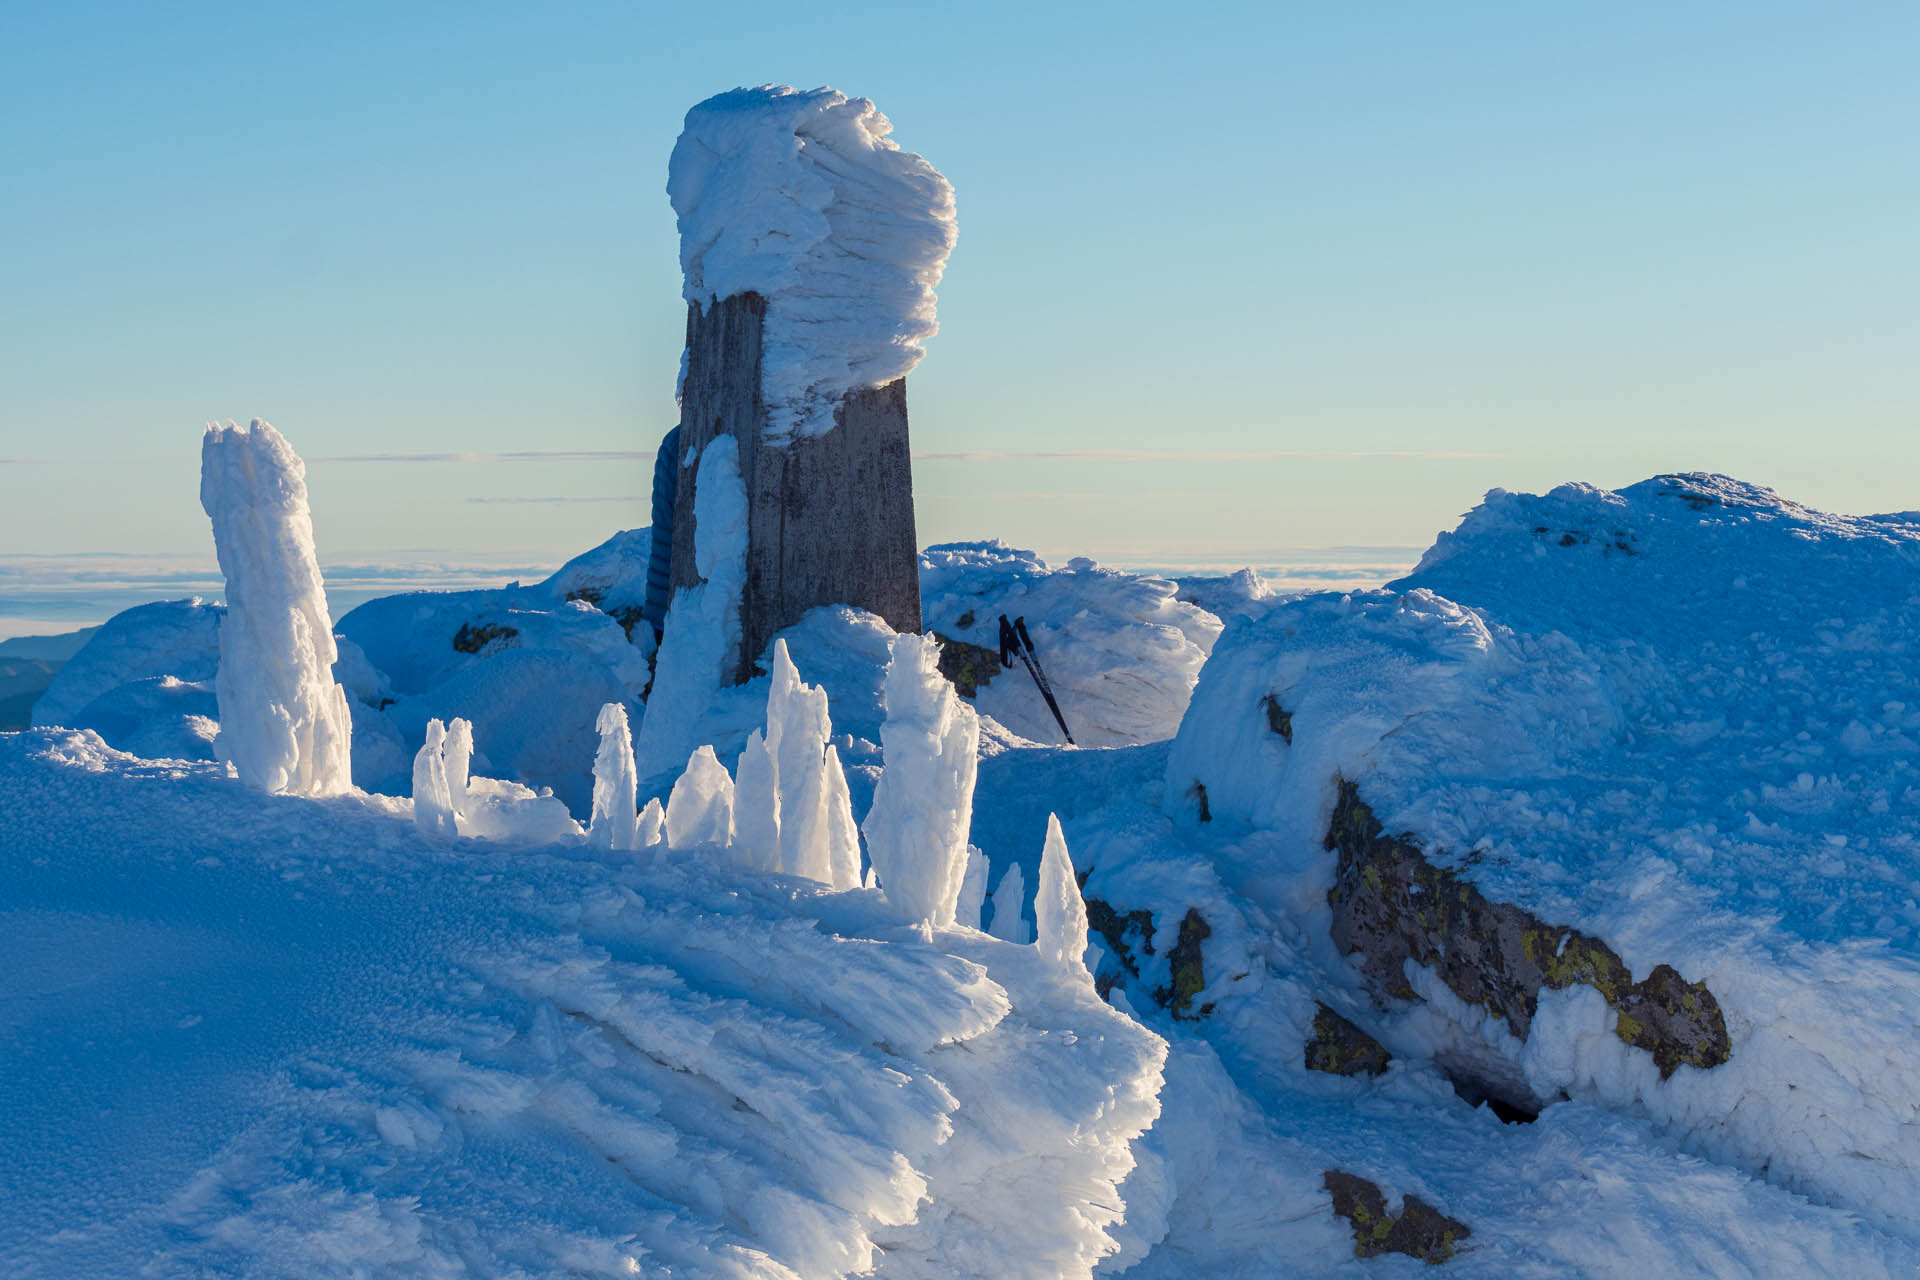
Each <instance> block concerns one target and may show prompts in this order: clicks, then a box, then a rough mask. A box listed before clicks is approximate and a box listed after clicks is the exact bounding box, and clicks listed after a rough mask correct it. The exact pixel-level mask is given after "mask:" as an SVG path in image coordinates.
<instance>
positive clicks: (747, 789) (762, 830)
mask: <svg viewBox="0 0 1920 1280" xmlns="http://www.w3.org/2000/svg"><path fill="white" fill-rule="evenodd" d="M733 846H734V847H733V856H734V859H735V861H737V862H739V863H740V865H741V866H743V867H747V868H749V869H751V870H754V871H778V870H779V869H780V773H779V764H778V763H777V762H776V761H775V759H774V754H773V749H772V748H771V747H770V746H768V745H767V740H766V737H765V735H763V734H762V733H761V732H760V731H759V730H758V729H755V730H754V731H753V732H752V733H750V734H748V735H747V745H746V746H745V747H743V748H742V749H741V751H740V763H739V764H737V765H736V766H734V778H733Z"/></svg>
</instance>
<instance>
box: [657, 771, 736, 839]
mask: <svg viewBox="0 0 1920 1280" xmlns="http://www.w3.org/2000/svg"><path fill="white" fill-rule="evenodd" d="M666 831H667V847H668V848H671V849H675V850H680V849H693V848H712V849H726V848H727V847H728V846H729V845H731V844H732V843H733V779H732V777H730V776H729V775H728V773H727V767H726V766H725V765H723V764H721V763H720V761H719V758H718V757H716V756H715V755H714V754H713V748H712V747H704V746H703V747H700V748H699V749H697V750H696V751H695V752H694V753H693V755H692V756H691V757H690V758H689V759H688V760H687V768H686V772H684V773H682V774H681V775H680V780H679V781H678V782H676V783H674V784H673V791H672V793H671V794H669V795H668V796H667V814H666Z"/></svg>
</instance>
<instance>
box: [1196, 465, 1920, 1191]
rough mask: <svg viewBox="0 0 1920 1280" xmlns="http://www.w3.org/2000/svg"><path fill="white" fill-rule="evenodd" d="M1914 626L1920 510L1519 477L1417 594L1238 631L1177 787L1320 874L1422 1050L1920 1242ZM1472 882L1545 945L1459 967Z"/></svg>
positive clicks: (1359, 952)
mask: <svg viewBox="0 0 1920 1280" xmlns="http://www.w3.org/2000/svg"><path fill="white" fill-rule="evenodd" d="M1915 635H1920V517H1915V516H1911V515H1908V516H1881V517H1867V518H1852V517H1842V516H1832V515H1826V514H1824V513H1821V512H1816V511H1811V510H1809V509H1807V508H1804V507H1801V506H1798V505H1797V504H1795V503H1792V502H1788V501H1786V500H1784V499H1782V498H1780V497H1779V495H1777V494H1775V493H1773V492H1772V491H1770V490H1766V489H1762V488H1758V487H1755V486H1751V485H1745V484H1741V483H1739V482H1737V481H1733V480H1729V479H1727V478H1725V477H1721V476H1707V475H1686V476H1662V477H1658V478H1656V479H1653V480H1649V481H1646V482H1643V483H1641V484H1637V485H1634V486H1632V487H1631V488H1628V489H1625V490H1622V491H1620V492H1617V493H1615V492H1608V491H1605V490H1600V489H1595V488H1591V487H1589V486H1585V485H1567V486H1564V487H1562V488H1559V489H1556V490H1554V491H1553V492H1551V493H1548V494H1546V495H1544V496H1536V495H1526V494H1513V493H1507V492H1504V491H1501V490H1495V491H1494V492H1492V493H1490V494H1489V495H1488V496H1487V499H1486V501H1485V502H1484V503H1483V504H1482V505H1481V506H1480V507H1479V508H1477V509H1476V510H1475V511H1474V512H1472V513H1471V514H1470V515H1469V516H1468V517H1467V518H1466V520H1465V521H1464V522H1463V523H1462V524H1461V526H1460V528H1459V530H1458V531H1457V532H1455V533H1453V534H1450V535H1443V536H1442V538H1441V539H1440V541H1439V542H1438V543H1437V544H1436V545H1435V547H1434V548H1433V550H1432V551H1430V552H1429V553H1428V554H1427V556H1426V558H1425V559H1424V560H1423V561H1422V562H1421V564H1420V566H1419V568H1418V569H1417V570H1416V571H1415V572H1414V573H1413V574H1412V575H1411V576H1410V577H1408V578H1406V579H1403V580H1402V581H1400V582H1397V583H1393V584H1391V585H1390V587H1389V589H1388V590H1386V591H1378V592H1356V593H1353V594H1351V595H1346V596H1334V595H1317V596H1308V597H1305V598H1303V599H1299V600H1294V601H1287V602H1280V603H1276V604H1274V605H1271V606H1269V607H1267V608H1265V609H1263V610H1261V611H1260V612H1259V613H1258V614H1257V616H1253V617H1250V618H1247V619H1245V620H1241V621H1236V622H1235V623H1234V624H1232V625H1231V626H1230V627H1229V628H1228V630H1227V632H1226V634H1225V635H1224V636H1223V637H1222V638H1221V641H1220V644H1219V646H1218V647H1217V648H1216V649H1215V651H1214V654H1213V657H1212V659H1211V660H1210V661H1209V663H1208V664H1207V668H1206V671H1205V672H1204V673H1203V674H1202V677H1201V680H1200V684H1199V687H1198V688H1197V689H1196V691H1195V694H1194V699H1193V705H1192V707H1191V708H1190V710H1189V711H1188V714H1187V718H1186V722H1185V724H1183V726H1182V728H1181V732H1180V735H1179V737H1178V738H1177V739H1176V741H1175V743H1174V745H1173V748H1172V750H1171V753H1170V756H1169V759H1168V764H1167V772H1166V783H1167V785H1166V796H1167V801H1168V804H1169V807H1170V808H1171V809H1172V810H1174V811H1175V812H1177V813H1183V814H1185V815H1187V816H1188V817H1191V816H1193V815H1194V814H1195V813H1196V812H1197V810H1198V808H1199V800H1200V798H1201V795H1202V794H1203V793H1204V797H1205V800H1206V804H1207V807H1208V812H1209V815H1210V816H1211V818H1212V819H1213V822H1214V824H1215V828H1216V829H1220V827H1222V826H1223V825H1227V826H1232V825H1238V826H1245V825H1248V824H1250V825H1252V826H1254V827H1256V828H1262V829H1268V830H1272V831H1276V832H1278V833H1280V834H1281V837H1282V839H1283V841H1284V843H1283V845H1282V847H1283V848H1285V849H1286V850H1288V851H1289V852H1290V856H1297V857H1300V858H1303V859H1311V860H1312V861H1311V862H1310V863H1309V865H1312V866H1315V867H1316V868H1317V870H1316V872H1315V875H1316V876H1317V877H1319V878H1320V883H1319V886H1318V893H1317V897H1318V899H1319V900H1320V901H1321V902H1328V903H1329V909H1330V910H1331V912H1332V915H1331V919H1329V917H1328V916H1327V915H1320V916H1319V922H1318V925H1317V927H1318V928H1319V929H1320V930H1321V931H1322V936H1323V937H1324V936H1328V932H1327V931H1328V930H1332V934H1331V937H1332V940H1333V942H1334V943H1335V944H1336V945H1337V946H1338V947H1339V948H1340V949H1341V950H1344V951H1351V952H1353V953H1355V960H1356V962H1359V963H1363V964H1364V965H1365V971H1366V973H1367V975H1368V982H1369V985H1370V987H1371V988H1372V989H1373V991H1374V994H1375V996H1376V997H1377V998H1378V999H1380V1000H1381V1001H1383V1002H1384V1007H1386V1008H1387V1009H1389V1010H1390V1011H1391V1012H1390V1013H1387V1014H1383V1015H1380V1016H1378V1017H1377V1018H1373V1019H1371V1023H1370V1025H1369V1026H1368V1028H1367V1029H1368V1030H1369V1031H1370V1032H1371V1033H1373V1034H1375V1035H1376V1036H1377V1037H1378V1038H1380V1039H1381V1040H1382V1042H1383V1043H1384V1044H1386V1045H1387V1047H1388V1048H1389V1049H1394V1048H1395V1047H1396V1044H1398V1045H1401V1046H1403V1047H1405V1048H1406V1049H1408V1050H1409V1051H1414V1050H1419V1051H1424V1052H1428V1053H1434V1054H1439V1055H1441V1056H1443V1057H1445V1058H1447V1059H1449V1060H1451V1061H1452V1062H1453V1063H1454V1064H1455V1069H1456V1070H1457V1071H1460V1072H1463V1073H1465V1074H1468V1075H1469V1076H1471V1077H1474V1078H1476V1079H1477V1080H1479V1081H1481V1082H1484V1083H1485V1085H1486V1087H1488V1088H1489V1089H1490V1090H1493V1091H1495V1092H1496V1096H1506V1097H1508V1098H1509V1099H1510V1100H1514V1101H1516V1102H1519V1103H1530V1104H1533V1105H1538V1104H1542V1103H1552V1102H1553V1100H1555V1099H1557V1098H1558V1097H1560V1096H1562V1094H1563V1093H1565V1094H1567V1095H1571V1096H1572V1097H1574V1098H1575V1099H1582V1100H1586V1101H1589V1102H1592V1103H1596V1104H1601V1105H1605V1106H1608V1107H1615V1108H1625V1107H1637V1108H1642V1109H1644V1110H1645V1112H1646V1113H1647V1114H1648V1115H1650V1116H1652V1117H1654V1119H1655V1120H1656V1121H1658V1122H1660V1123H1662V1124H1665V1125H1668V1126H1671V1127H1672V1128H1674V1129H1675V1130H1678V1131H1680V1132H1682V1133H1684V1134H1685V1135H1687V1141H1688V1144H1689V1149H1690V1150H1695V1151H1700V1152H1705V1153H1708V1154H1710V1155H1711V1156H1713V1157H1714V1158H1716V1159H1720V1160H1724V1161H1728V1162H1731V1163H1734V1164H1736V1165H1738V1166H1740V1167H1743V1168H1746V1169H1749V1170H1761V1169H1764V1170H1765V1171H1766V1174H1767V1176H1768V1177H1769V1178H1770V1179H1772V1180H1774V1181H1777V1182H1779V1183H1781V1184H1783V1185H1785V1186H1787V1187H1790V1188H1793V1189H1795V1190H1798V1191H1802V1192H1804V1193H1806V1194H1808V1195H1810V1196H1812V1197H1814V1198H1815V1199H1818V1200H1823V1201H1826V1202H1828V1203H1833V1204H1838V1205H1842V1206H1845V1207H1848V1208H1851V1209H1854V1210H1857V1211H1860V1212H1863V1213H1867V1214H1871V1215H1875V1216H1877V1217H1878V1218H1879V1219H1880V1220H1882V1221H1885V1222H1890V1223H1905V1224H1908V1225H1911V1224H1912V1222H1913V1216H1912V1210H1913V1206H1914V1205H1915V1204H1916V1203H1920V1040H1916V1039H1915V1036H1914V1028H1915V1027H1916V1026H1920V907H1916V905H1915V898H1916V890H1917V889H1920V874H1916V872H1915V869H1914V868H1915V865H1916V863H1915V859H1916V855H1920V838H1917V837H1916V836H1915V834H1914V832H1913V829H1912V821H1911V814H1912V802H1913V797H1914V795H1915V794H1916V792H1915V781H1914V779H1915V777H1916V766H1920V747H1916V745H1915V743H1916V741H1920V670H1916V668H1915V666H1914V663H1913V656H1912V645H1913V642H1912V637H1913V636H1915ZM1323 842H1324V847H1325V849H1327V850H1329V851H1330V852H1321V849H1322V845H1323ZM1332 851H1337V852H1332ZM1439 885H1444V886H1446V887H1447V892H1448V894H1449V895H1450V896H1451V900H1452V901H1454V902H1458V903H1460V904H1463V905H1462V908H1461V909H1462V911H1466V912H1474V913H1478V914H1477V915H1476V916H1475V919H1477V920H1479V921H1480V922H1481V925H1480V928H1481V932H1482V934H1483V936H1485V935H1487V934H1488V932H1489V928H1490V926H1491V925H1492V923H1493V921H1494V920H1496V919H1500V920H1502V921H1504V923H1505V926H1506V928H1507V929H1508V930H1509V931H1510V932H1511V933H1512V934H1513V939H1512V942H1513V946H1512V947H1511V948H1509V949H1507V950H1505V951H1502V950H1501V949H1499V948H1495V949H1494V950H1492V951H1489V952H1488V953H1487V955H1486V956H1484V957H1482V958H1481V960H1479V961H1474V962H1472V963H1468V964H1466V965H1465V966H1463V965H1462V963H1461V961H1462V959H1463V958H1465V957H1467V953H1466V952H1465V951H1463V950H1462V949H1461V948H1464V947H1466V946H1467V945H1468V944H1467V941H1466V939H1465V937H1464V936H1455V935H1450V934H1448V933H1447V932H1445V930H1446V929H1447V928H1448V927H1449V922H1450V921H1451V920H1452V914H1451V911H1450V910H1449V911H1438V912H1431V911H1429V910H1428V908H1427V907H1426V906H1425V905H1422V904H1424V903H1425V902H1426V901H1427V900H1428V899H1429V898H1430V897H1431V896H1432V893H1431V890H1432V889H1433V887H1435V886H1439ZM1315 896H1316V895H1315V894H1313V893H1308V892H1306V891H1304V890H1302V891H1300V897H1299V898H1297V899H1293V900H1295V901H1311V900H1313V898H1314V897H1315ZM1569 930H1571V931H1573V932H1567V931H1569ZM1549 941H1551V945H1550V946H1549V945H1547V944H1548V942H1549ZM1449 942H1453V943H1456V944H1457V945H1453V946H1449V945H1448V943H1449ZM1436 947H1438V948H1439V949H1438V950H1435V948H1436ZM1496 963H1497V968H1488V967H1486V966H1487V965H1489V964H1496ZM1476 966H1478V967H1476Z"/></svg>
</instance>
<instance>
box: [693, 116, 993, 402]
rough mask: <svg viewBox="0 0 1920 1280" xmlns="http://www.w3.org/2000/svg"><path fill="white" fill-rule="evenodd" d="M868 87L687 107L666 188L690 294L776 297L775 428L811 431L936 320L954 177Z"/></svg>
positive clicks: (768, 344)
mask: <svg viewBox="0 0 1920 1280" xmlns="http://www.w3.org/2000/svg"><path fill="white" fill-rule="evenodd" d="M892 131H893V125H892V123H891V122H890V121H889V120H888V119H887V118H886V117H885V116H884V115H882V114H880V112H879V110H878V109H877V108H875V106H874V105H873V103H871V102H869V101H868V100H867V99H865V98H851V99H849V98H848V97H847V96H846V95H845V94H843V93H839V92H837V91H835V90H833V89H826V88H822V89H812V90H807V91H804V92H803V91H798V90H795V89H791V88H788V87H786V86H773V85H763V86H761V87H759V88H756V89H734V90H732V91H731V92H728V93H722V94H718V95H716V96H714V97H711V98H708V99H707V100H706V101H705V102H702V103H700V104H699V105H698V106H696V107H694V108H693V109H692V110H691V111H689V112H687V119H686V127H685V129H684V131H683V132H682V133H681V135H680V140H679V141H678V142H677V143H675V144H674V148H673V158H672V160H671V161H670V163H669V167H668V173H667V195H668V197H669V198H670V199H671V200H672V202H673V211H674V214H675V215H676V216H677V217H678V219H679V223H680V266H681V270H682V272H683V274H684V279H685V286H684V287H685V292H686V298H687V301H688V302H692V303H696V304H698V305H699V306H701V307H703V308H704V307H708V306H711V305H712V304H713V303H715V302H716V301H719V300H720V299H723V298H728V297H732V296H733V295H735V294H742V293H757V294H760V295H761V296H762V297H764V298H765V299H766V300H767V312H766V321H765V327H764V329H763V331H762V344H763V345H762V356H761V360H762V364H761V384H760V385H761V393H762V395H763V397H764V398H765V401H766V405H767V418H768V423H767V434H768V436H769V438H770V439H773V440H780V439H785V438H787V437H789V436H791V435H793V434H794V433H800V434H806V435H815V434H819V433H821V432H824V431H827V430H830V429H831V428H832V427H833V425H834V410H835V409H836V408H837V407H838V405H839V404H840V402H841V400H843V399H844V398H845V396H846V394H847V393H848V392H849V391H852V390H855V389H857V388H860V387H878V386H884V385H886V384H887V383H889V382H892V381H894V380H895V379H897V378H904V377H905V376H906V375H907V374H908V373H910V372H912V370H913V367H914V366H915V365H916V364H918V363H919V362H920V358H921V356H923V355H924V354H925V353H926V348H925V346H924V344H925V342H926V340H927V339H928V338H931V337H932V336H933V334H934V332H935V331H936V330H937V329H938V328H939V325H938V323H937V322H936V321H935V319H934V296H933V291H934V287H935V286H936V285H938V284H939V282H940V275H941V272H942V271H944V270H945V269H946V263H947V255H948V254H949V253H950V252H952V250H953V245H954V239H955V236H956V225H957V224H956V222H955V219H954V207H953V188H952V186H950V185H949V184H948V182H947V180H946V179H945V178H943V177H941V176H940V173H939V171H938V170H936V169H935V168H934V167H933V166H932V165H930V164H928V163H927V162H926V161H925V160H923V159H921V158H920V157H919V156H917V155H915V154H913V153H912V152H910V151H902V150H900V149H899V147H898V146H897V145H896V144H895V143H894V142H893V141H892V140H891V139H890V138H888V137H887V135H888V134H889V133H891V132H892Z"/></svg>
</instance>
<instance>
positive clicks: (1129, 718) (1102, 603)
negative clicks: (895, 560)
mask: <svg viewBox="0 0 1920 1280" xmlns="http://www.w3.org/2000/svg"><path fill="white" fill-rule="evenodd" d="M1178 591H1179V585H1178V584H1177V583H1175V582H1172V581H1170V580H1169V579H1166V578H1158V577H1152V576H1143V575H1138V574H1130V573H1121V572H1117V571H1115V570H1112V569H1102V568H1100V567H1099V566H1097V565H1095V564H1094V563H1093V562H1092V561H1091V560H1085V559H1077V560H1074V561H1072V562H1071V563H1070V564H1068V566H1067V567H1066V568H1064V569H1054V568H1053V567H1052V566H1050V565H1048V564H1047V562H1046V561H1044V560H1042V559H1041V558H1040V557H1039V556H1037V555H1035V554H1034V553H1033V552H1031V551H1021V550H1017V549H1015V548H1012V547H1009V546H1007V545H1006V544H1005V543H1004V542H951V543H944V544H941V545H939V546H934V547H929V548H927V549H926V550H925V551H924V552H922V553H921V556H920V595H921V601H922V609H923V612H924V616H925V619H926V627H927V630H929V631H932V632H936V633H938V634H939V635H941V636H943V637H946V638H948V639H951V640H959V641H963V642H965V643H967V644H970V645H974V646H978V647H979V648H980V649H983V650H991V651H992V654H991V655H986V654H982V655H979V656H978V659H977V661H976V663H975V670H974V671H972V672H971V673H970V674H971V675H972V677H973V679H974V680H976V681H977V682H978V691H977V693H974V694H972V697H973V700H974V705H975V706H977V707H978V708H979V709H980V711H981V712H982V713H983V714H985V715H988V716H991V717H993V719H995V720H997V721H998V722H1000V723H1001V724H1003V725H1005V726H1006V727H1007V728H1009V729H1011V730H1013V731H1014V732H1015V733H1018V734H1020V735H1021V736H1023V737H1026V738H1029V739H1032V740H1034V741H1036V742H1059V741H1060V740H1061V739H1060V728H1059V726H1058V725H1057V724H1055V723H1054V719H1053V715H1052V713H1051V712H1050V711H1048V710H1047V705H1046V703H1045V701H1043V700H1042V698H1041V696H1040V693H1039V691H1038V690H1037V689H1036V688H1035V687H1034V683H1033V681H1032V679H1031V678H1030V677H1029V676H1028V675H1027V673H1026V671H1025V669H1024V668H1022V667H1020V666H1019V665H1018V664H1017V663H1016V664H1015V665H1014V666H1013V667H1012V668H1011V669H1009V670H1005V671H1001V670H999V666H998V662H997V656H998V653H999V647H1000V641H999V634H1000V615H1002V614H1005V615H1007V616H1008V617H1009V618H1017V617H1025V619H1026V622H1027V630H1028V632H1029V633H1030V634H1031V635H1032V636H1033V641H1034V647H1035V649H1036V650H1037V651H1038V652H1039V654H1040V661H1041V664H1042V666H1043V667H1044V668H1045V671H1046V675H1047V678H1048V680H1049V681H1051V682H1052V684H1053V688H1054V693H1055V696H1056V697H1057V698H1058V699H1059V701H1060V706H1061V710H1062V711H1063V712H1064V713H1065V715H1066V718H1067V727H1068V728H1070V729H1071V730H1073V736H1074V740H1075V741H1076V742H1078V743H1079V744H1080V745H1081V746H1089V747H1112V746H1128V745H1132V744H1134V743H1141V742H1157V741H1160V740H1161V739H1164V738H1170V737H1172V736H1173V734H1174V732H1175V730H1177V729H1178V728H1179V726H1180V715H1181V713H1182V712H1184V711H1185V710H1186V707H1187V699H1188V698H1189V697H1190V696H1191V694H1192V692H1193V684H1194V681H1195V680H1196V679H1197V678H1198V677H1199V674H1200V668H1201V666H1202V665H1203V664H1204V663H1205V662H1206V660H1207V654H1208V653H1209V652H1210V651H1211V650H1212V648H1213V642H1214V639H1215V638H1216V637H1217V636H1219V634H1220V620H1219V619H1218V618H1216V617H1214V616H1213V615H1212V614H1210V613H1208V612H1206V611H1205V610H1204V609H1201V608H1199V607H1198V606H1196V605H1192V604H1189V603H1187V602H1186V601H1184V600H1180V599H1178V598H1177V593H1178ZM963 692H966V691H965V690H964V689H963Z"/></svg>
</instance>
